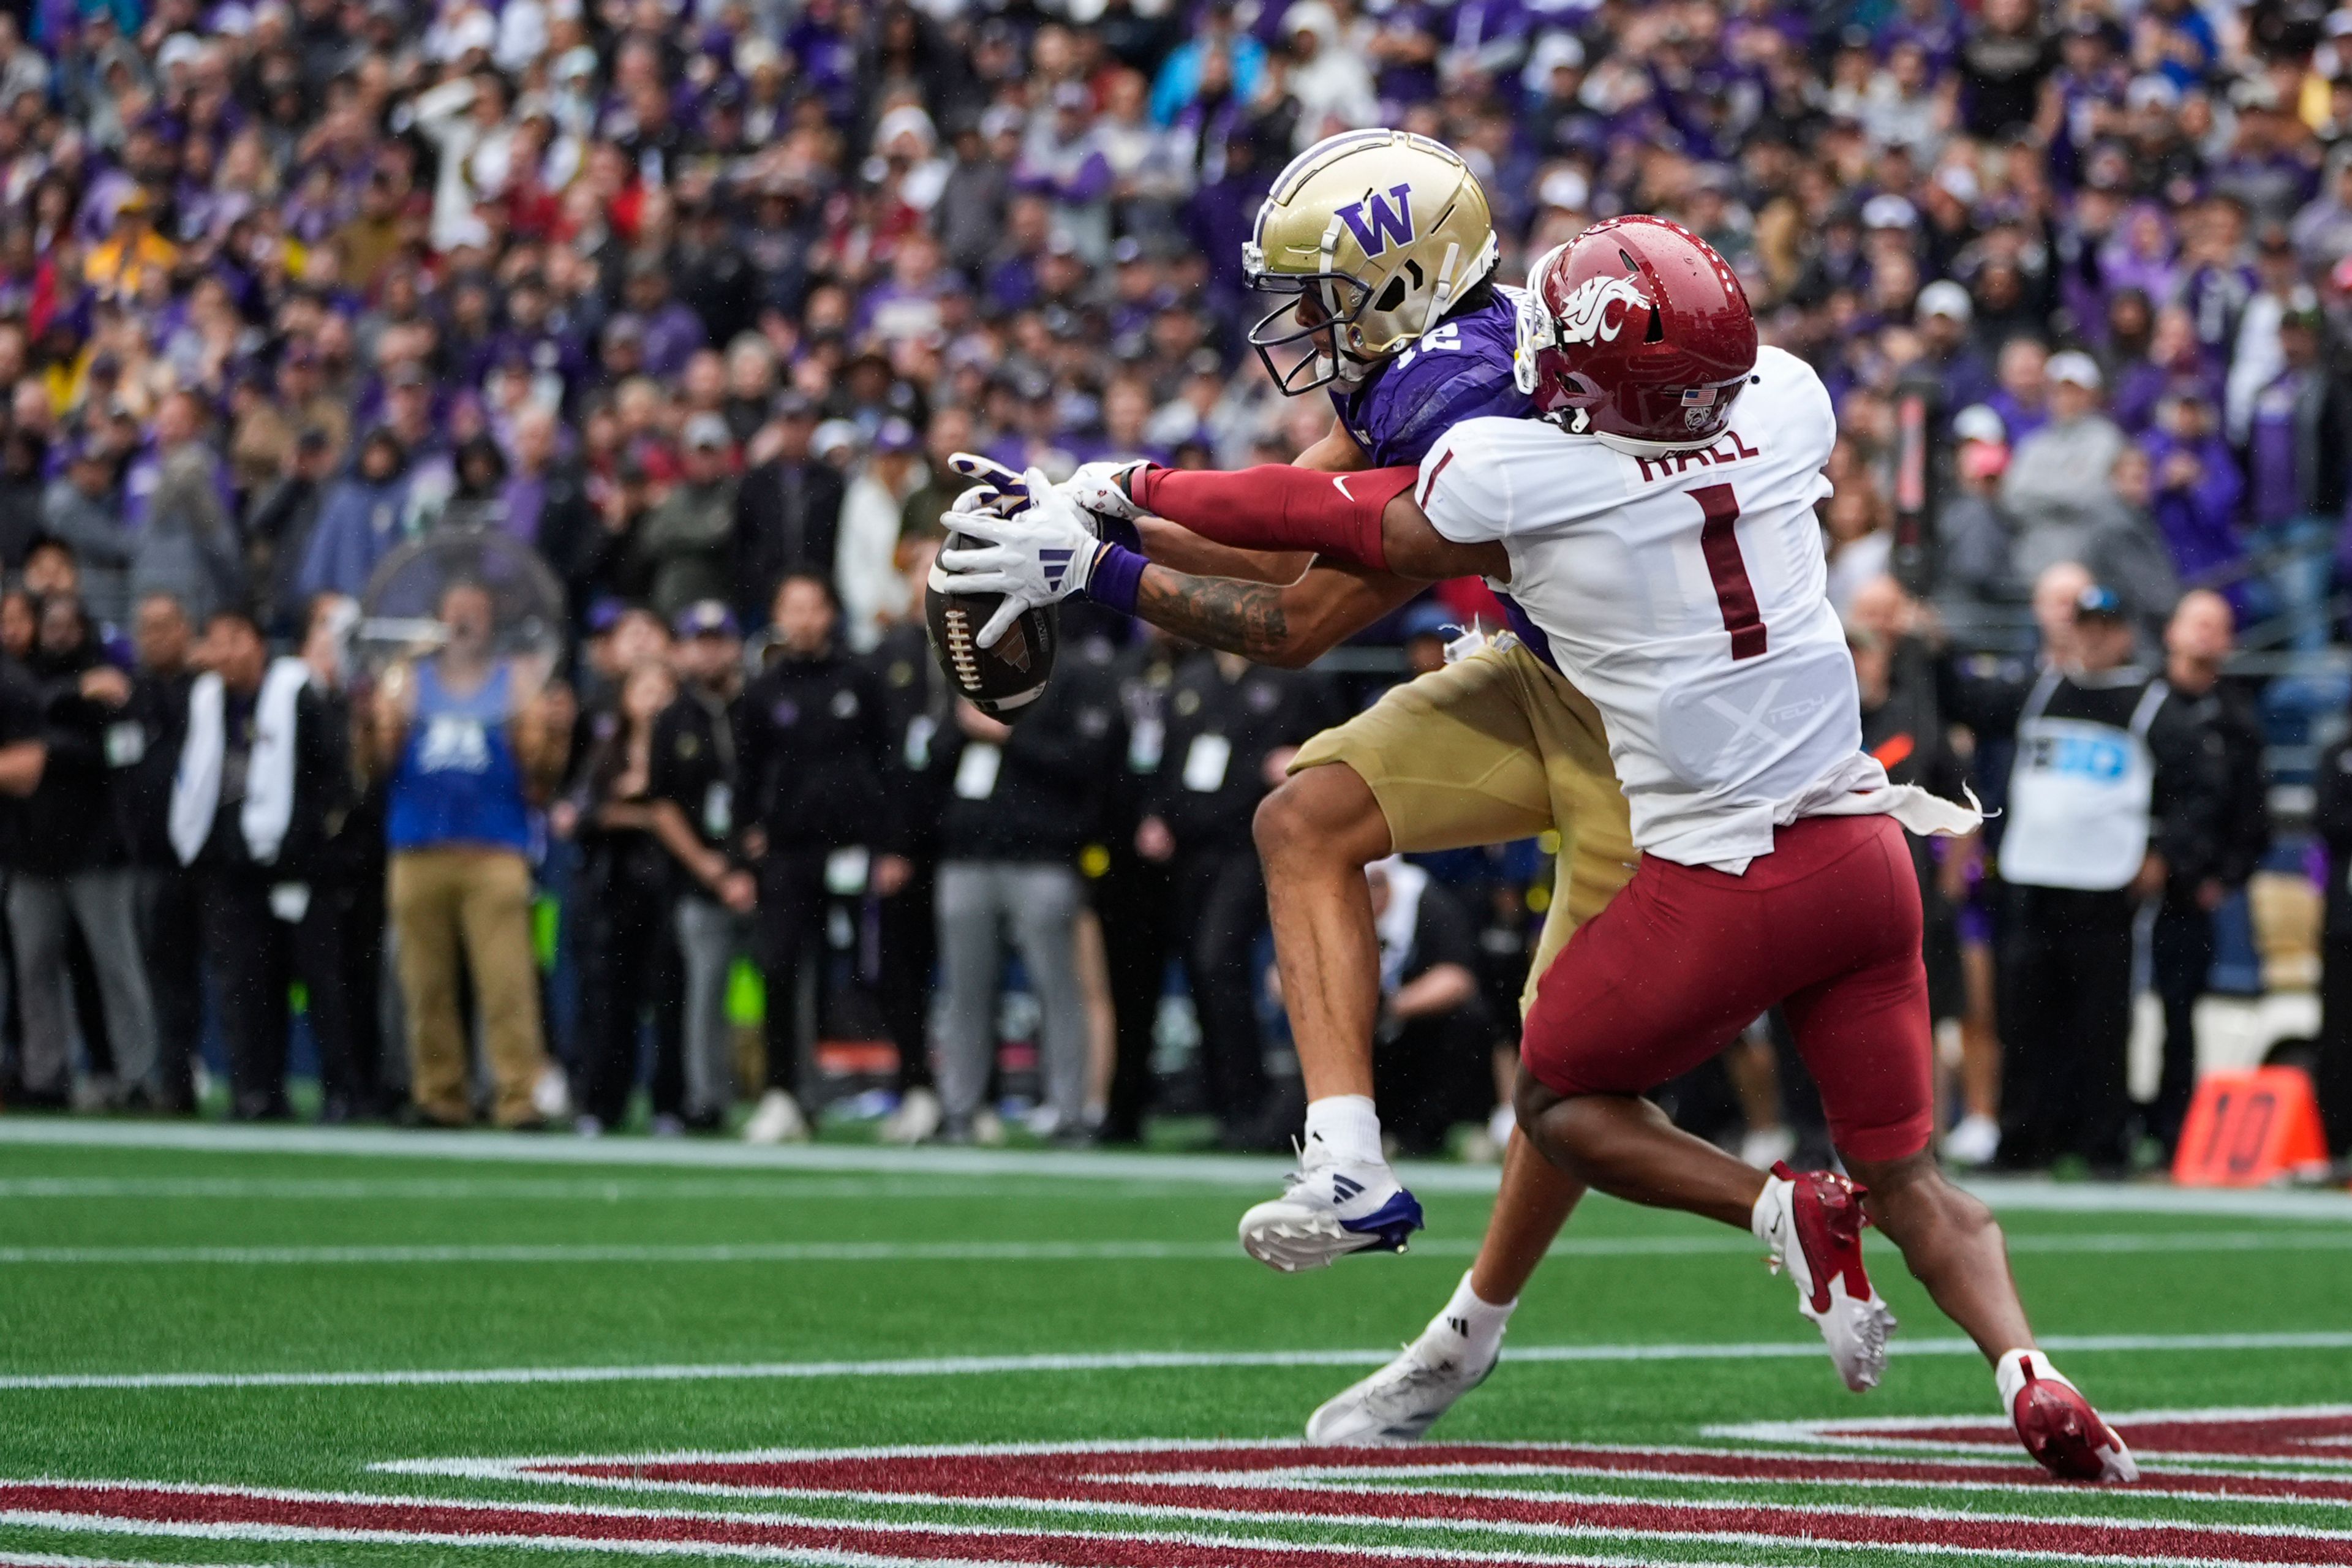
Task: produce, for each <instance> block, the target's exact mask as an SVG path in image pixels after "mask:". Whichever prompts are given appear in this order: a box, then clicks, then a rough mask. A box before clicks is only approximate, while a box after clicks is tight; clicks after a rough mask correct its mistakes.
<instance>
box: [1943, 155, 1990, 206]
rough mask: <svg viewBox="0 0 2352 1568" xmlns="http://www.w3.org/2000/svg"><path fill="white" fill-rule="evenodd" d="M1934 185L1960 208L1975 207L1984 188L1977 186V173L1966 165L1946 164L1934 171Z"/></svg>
mask: <svg viewBox="0 0 2352 1568" xmlns="http://www.w3.org/2000/svg"><path fill="white" fill-rule="evenodd" d="M1936 184H1937V185H1938V186H1940V187H1941V188H1942V190H1943V192H1944V194H1945V195H1948V196H1949V197H1951V198H1952V199H1953V200H1954V201H1956V202H1958V203H1959V204H1960V205H1962V206H1969V207H1972V206H1974V205H1977V197H1979V195H1983V194H1984V187H1983V186H1981V185H1979V184H1977V172H1976V171H1975V170H1974V169H1971V168H1969V166H1968V165H1967V164H1966V163H1947V164H1945V165H1944V166H1943V167H1942V168H1940V169H1938V170H1937V171H1936Z"/></svg>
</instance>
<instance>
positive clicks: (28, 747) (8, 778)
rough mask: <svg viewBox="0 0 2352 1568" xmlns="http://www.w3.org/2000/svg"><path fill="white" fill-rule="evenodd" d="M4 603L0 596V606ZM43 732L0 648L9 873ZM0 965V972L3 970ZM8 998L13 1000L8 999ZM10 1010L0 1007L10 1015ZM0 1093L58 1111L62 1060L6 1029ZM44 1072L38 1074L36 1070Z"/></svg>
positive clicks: (3, 859) (3, 847) (25, 680)
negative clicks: (32, 1054)
mask: <svg viewBox="0 0 2352 1568" xmlns="http://www.w3.org/2000/svg"><path fill="white" fill-rule="evenodd" d="M6 604H7V599H6V597H5V596H0V610H5V606H6ZM47 763H48V741H47V725H46V724H45V722H44V721H43V718H42V713H41V690H40V687H39V686H38V685H37V683H36V682H35V681H34V679H33V678H32V676H31V674H30V673H29V672H27V671H26V668H25V667H24V666H23V665H22V664H21V663H19V662H18V661H17V660H16V658H14V657H13V656H12V655H9V654H7V653H5V652H0V869H5V871H6V873H7V874H8V875H10V876H12V877H13V876H14V875H15V872H16V863H17V859H18V858H19V855H20V854H21V852H22V845H23V837H24V821H23V817H24V812H23V810H22V806H23V803H24V801H25V799H26V797H27V796H28V795H31V794H32V793H33V791H34V790H35V789H37V787H39V784H40V782H41V773H42V771H43V770H44V769H45V768H46V767H47ZM6 972H7V971H6V970H5V967H0V973H6ZM11 1000H13V998H11ZM0 1013H5V1014H6V1015H7V1016H8V1017H9V1018H11V1019H13V1018H14V1016H15V1015H16V1008H14V1007H12V1006H5V1005H0ZM0 1058H6V1059H5V1071H0V1092H5V1094H6V1096H7V1103H9V1104H10V1105H13V1106H16V1107H19V1108H27V1107H38V1108H40V1109H44V1110H61V1109H63V1108H64V1106H65V1104H66V1101H67V1088H68V1086H67V1081H66V1068H67V1066H68V1064H67V1063H66V1062H65V1061H64V1060H62V1059H59V1058H56V1057H55V1056H54V1055H53V1054H51V1055H48V1056H47V1057H46V1058H37V1059H28V1058H27V1053H26V1042H25V1038H24V1037H23V1036H22V1035H21V1034H16V1033H15V1032H13V1031H11V1033H10V1034H8V1035H0ZM45 1066H46V1067H47V1068H49V1069H50V1070H49V1071H48V1072H47V1074H46V1075H43V1074H42V1073H41V1070H40V1069H41V1068H43V1067H45Z"/></svg>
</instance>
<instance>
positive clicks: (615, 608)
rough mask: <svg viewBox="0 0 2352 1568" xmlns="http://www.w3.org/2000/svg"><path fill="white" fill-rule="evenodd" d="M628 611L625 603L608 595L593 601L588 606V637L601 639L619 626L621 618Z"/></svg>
mask: <svg viewBox="0 0 2352 1568" xmlns="http://www.w3.org/2000/svg"><path fill="white" fill-rule="evenodd" d="M628 609H629V606H628V605H627V603H626V602H625V601H624V600H621V599H617V598H614V596H613V595H610V594H607V595H604V597H603V598H601V599H598V600H596V601H594V602H593V603H592V604H591V605H589V606H588V635H589V636H591V637H603V636H604V634H605V633H606V632H609V631H611V630H612V629H613V628H614V626H617V625H619V624H620V620H621V617H622V616H624V615H626V614H627V613H628Z"/></svg>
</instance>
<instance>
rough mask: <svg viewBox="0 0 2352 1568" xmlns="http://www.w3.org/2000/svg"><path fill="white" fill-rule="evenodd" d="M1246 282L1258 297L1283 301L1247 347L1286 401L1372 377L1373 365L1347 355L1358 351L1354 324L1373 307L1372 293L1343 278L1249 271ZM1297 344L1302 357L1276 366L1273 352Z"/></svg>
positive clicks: (1251, 334) (1356, 280)
mask: <svg viewBox="0 0 2352 1568" xmlns="http://www.w3.org/2000/svg"><path fill="white" fill-rule="evenodd" d="M1253 248H1255V247H1253ZM1255 259H1256V258H1254V257H1253V258H1252V260H1253V261H1255ZM1249 282H1250V286H1251V287H1252V288H1254V289H1259V290H1261V291H1263V292H1265V293H1268V294H1278V295H1284V296H1287V298H1286V299H1285V300H1284V301H1283V302H1282V303H1281V304H1278V305H1276V306H1275V308H1274V309H1273V310H1268V311H1267V312H1266V313H1265V315H1263V316H1260V317H1259V318H1258V319H1257V321H1255V323H1254V324H1253V325H1252V326H1251V328H1250V330H1249V343H1250V347H1252V348H1254V349H1255V350H1257V357H1258V359H1259V360H1260V362H1262V363H1264V364H1265V374H1266V375H1267V376H1268V377H1269V378H1271V379H1272V381H1273V382H1274V384H1275V386H1276V388H1277V389H1278V390H1279V391H1280V392H1281V393H1282V395H1284V396H1285V397H1296V396H1297V395H1299V394H1301V393H1306V392H1312V391H1314V390H1315V389H1316V388H1317V387H1318V386H1328V385H1329V384H1331V383H1333V382H1335V381H1337V382H1345V383H1349V384H1354V383H1356V382H1360V381H1361V380H1363V379H1364V377H1365V376H1367V375H1369V374H1371V371H1372V367H1373V364H1374V363H1375V362H1373V361H1370V360H1367V359H1364V358H1362V357H1361V356H1360V355H1359V354H1357V353H1354V352H1352V351H1354V350H1355V349H1358V348H1360V346H1361V345H1362V342H1363V332H1362V331H1361V329H1360V327H1359V326H1358V321H1359V318H1360V317H1361V316H1362V315H1363V313H1364V311H1365V310H1366V309H1367V308H1369V307H1370V304H1371V302H1372V291H1371V289H1370V287H1369V286H1368V285H1366V283H1365V282H1364V280H1363V279H1360V278H1357V277H1353V276H1351V275H1350V274H1349V273H1345V272H1268V271H1265V270H1264V269H1263V268H1261V267H1256V266H1253V267H1252V268H1250V269H1249ZM1300 343H1303V344H1305V345H1306V346H1307V353H1306V355H1305V357H1303V358H1300V359H1297V360H1294V361H1292V362H1291V363H1290V365H1289V367H1288V368H1287V369H1286V368H1285V367H1284V366H1283V365H1282V364H1281V363H1279V362H1277V361H1276V358H1275V355H1274V351H1275V350H1276V349H1280V348H1287V347H1290V346H1292V345H1294V344H1300Z"/></svg>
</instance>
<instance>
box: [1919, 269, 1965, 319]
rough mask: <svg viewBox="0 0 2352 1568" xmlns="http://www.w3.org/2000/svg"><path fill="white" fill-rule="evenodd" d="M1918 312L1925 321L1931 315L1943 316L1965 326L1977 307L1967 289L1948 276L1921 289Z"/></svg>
mask: <svg viewBox="0 0 2352 1568" xmlns="http://www.w3.org/2000/svg"><path fill="white" fill-rule="evenodd" d="M1916 313H1917V315H1918V318H1919V320H1921V321H1926V320H1927V318H1928V317H1930V316H1942V317H1944V318H1945V319H1947V320H1948V321H1958V322H1959V323H1960V324H1961V325H1963V326H1965V325H1967V324H1968V322H1969V321H1970V320H1971V319H1972V318H1973V317H1974V316H1975V315H1976V313H1977V307H1976V301H1974V300H1970V299H1969V291H1968V290H1967V289H1963V288H1961V287H1960V286H1959V285H1958V284H1957V283H1955V282H1953V281H1952V280H1951V279H1948V278H1939V279H1937V280H1936V281H1935V282H1933V283H1930V284H1928V285H1927V287H1926V288H1925V289H1920V290H1919V303H1918V308H1917V312H1916Z"/></svg>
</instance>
